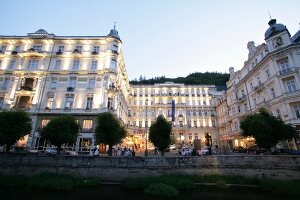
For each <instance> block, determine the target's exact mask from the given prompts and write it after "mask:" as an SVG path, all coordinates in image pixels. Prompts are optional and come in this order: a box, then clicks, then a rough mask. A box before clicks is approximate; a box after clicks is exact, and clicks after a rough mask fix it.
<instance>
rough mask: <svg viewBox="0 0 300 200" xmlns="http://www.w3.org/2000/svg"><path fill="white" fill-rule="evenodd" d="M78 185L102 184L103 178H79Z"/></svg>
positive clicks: (76, 183)
mask: <svg viewBox="0 0 300 200" xmlns="http://www.w3.org/2000/svg"><path fill="white" fill-rule="evenodd" d="M75 185H76V186H84V187H88V186H100V185H101V180H100V179H99V178H77V179H76V182H75Z"/></svg>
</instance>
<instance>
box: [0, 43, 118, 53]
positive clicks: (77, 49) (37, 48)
mask: <svg viewBox="0 0 300 200" xmlns="http://www.w3.org/2000/svg"><path fill="white" fill-rule="evenodd" d="M118 48H119V47H118V45H117V44H113V45H112V47H111V50H112V51H116V52H117V51H118ZM42 49H43V46H42V45H33V46H32V47H31V48H29V49H28V50H32V51H35V52H41V51H42ZM82 49H83V46H82V45H77V46H75V48H74V49H73V52H74V53H81V52H82ZM6 50H7V46H5V45H2V46H0V53H5V52H6ZM20 50H21V46H19V45H16V46H14V48H13V51H14V52H20ZM64 51H65V46H63V45H61V46H58V47H57V53H64ZM99 52H100V46H94V47H93V51H92V53H96V54H98V53H99Z"/></svg>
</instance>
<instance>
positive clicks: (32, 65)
mask: <svg viewBox="0 0 300 200" xmlns="http://www.w3.org/2000/svg"><path fill="white" fill-rule="evenodd" d="M38 63H39V60H29V61H28V64H27V69H28V70H37V69H38ZM16 64H17V60H16V59H12V60H11V61H10V62H9V64H8V66H7V69H16ZM1 65H2V62H1V60H0V67H1ZM80 68H81V67H80V60H79V59H76V60H73V64H72V68H71V70H80ZM97 68H98V61H97V60H92V62H91V65H90V70H97ZM61 69H62V60H60V59H57V60H56V61H55V64H54V70H61ZM110 69H112V70H114V71H115V70H116V69H117V60H116V59H114V58H113V59H112V60H111V62H110Z"/></svg>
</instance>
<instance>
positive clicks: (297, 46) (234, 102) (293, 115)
mask: <svg viewBox="0 0 300 200" xmlns="http://www.w3.org/2000/svg"><path fill="white" fill-rule="evenodd" d="M265 41H266V43H263V44H261V45H258V46H255V44H254V42H252V41H251V42H249V43H248V45H247V48H248V50H249V54H248V60H247V61H245V63H244V66H243V68H242V69H241V70H238V71H234V68H233V67H231V68H230V69H229V71H230V80H229V81H228V82H227V88H228V90H227V93H226V94H225V95H224V97H223V98H222V99H219V100H218V103H217V105H216V110H217V113H218V125H219V126H218V132H219V139H220V143H221V145H222V146H225V147H229V148H232V147H237V146H244V147H247V146H249V145H252V144H253V143H254V140H253V138H244V137H242V136H241V130H240V121H241V119H242V118H243V117H245V116H246V115H248V114H251V113H254V112H257V111H258V110H259V109H260V108H262V107H263V108H265V109H267V110H269V111H270V112H271V113H272V114H273V115H274V116H277V117H278V118H281V119H282V120H283V121H284V122H286V123H291V124H293V125H294V126H295V127H296V128H297V129H298V130H300V75H299V69H300V68H299V67H300V43H299V41H300V31H298V32H297V33H296V34H295V35H294V36H292V37H291V35H290V33H289V31H288V29H287V28H286V26H284V25H283V24H278V23H276V20H275V19H272V20H270V22H269V28H268V29H267V31H266V32H265ZM282 145H283V146H286V147H290V148H296V146H298V148H299V147H300V143H299V140H298V139H296V141H289V142H287V143H286V144H284V143H282Z"/></svg>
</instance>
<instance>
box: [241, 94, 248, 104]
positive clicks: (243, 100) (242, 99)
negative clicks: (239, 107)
mask: <svg viewBox="0 0 300 200" xmlns="http://www.w3.org/2000/svg"><path fill="white" fill-rule="evenodd" d="M246 100H247V96H246V95H244V94H243V96H242V97H239V101H240V102H245V101H246Z"/></svg>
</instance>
